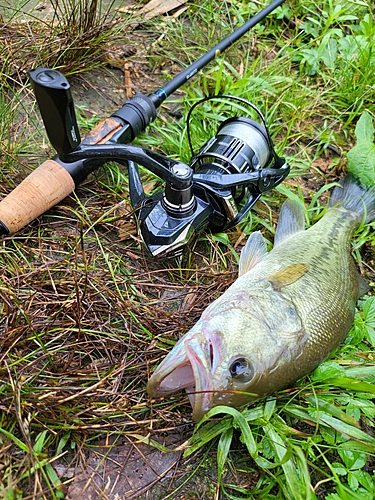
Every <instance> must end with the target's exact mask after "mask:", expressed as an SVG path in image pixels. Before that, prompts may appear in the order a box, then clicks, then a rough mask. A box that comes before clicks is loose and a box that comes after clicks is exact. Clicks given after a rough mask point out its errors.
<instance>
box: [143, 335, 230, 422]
mask: <svg viewBox="0 0 375 500" xmlns="http://www.w3.org/2000/svg"><path fill="white" fill-rule="evenodd" d="M223 347H224V345H223V340H222V335H221V334H220V333H217V332H212V333H201V332H195V333H194V334H192V335H188V336H187V338H182V339H181V340H180V341H179V342H178V343H177V344H176V345H175V347H174V348H173V350H172V351H171V352H170V353H169V354H168V356H167V357H166V358H165V359H164V361H162V363H161V364H160V365H159V366H158V368H157V369H156V371H155V372H154V373H153V375H152V376H151V378H150V380H149V381H148V384H147V392H148V394H149V395H150V396H152V397H160V396H167V395H169V394H172V393H174V392H177V391H179V390H182V389H185V391H186V392H187V394H188V397H189V401H190V404H191V406H192V408H193V418H194V420H196V421H199V420H201V418H202V417H203V415H204V414H205V413H206V412H207V411H208V410H209V409H210V408H211V406H212V405H211V400H212V397H213V394H214V389H213V375H214V373H215V370H216V368H217V367H218V366H219V364H220V363H221V361H222V359H223V356H224V352H223V350H224V349H223Z"/></svg>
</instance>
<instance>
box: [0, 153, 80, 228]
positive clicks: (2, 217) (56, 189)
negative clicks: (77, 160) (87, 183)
mask: <svg viewBox="0 0 375 500" xmlns="http://www.w3.org/2000/svg"><path fill="white" fill-rule="evenodd" d="M74 188H75V185H74V181H73V178H72V176H71V175H70V174H69V172H68V171H67V170H66V169H65V168H64V167H63V166H62V165H60V164H59V163H58V162H56V161H55V160H47V161H45V162H44V163H42V164H41V165H40V166H39V167H38V168H36V169H35V170H34V171H33V172H31V174H29V175H28V176H27V177H26V178H25V179H24V180H23V181H22V182H21V184H19V185H18V186H17V187H16V188H15V189H14V190H13V191H12V192H11V193H9V194H8V195H7V196H6V197H5V198H4V199H3V200H2V201H0V223H1V226H3V227H2V230H3V231H2V232H3V233H4V234H12V233H15V232H16V231H18V230H20V229H22V228H23V227H24V226H26V225H27V224H28V223H29V222H31V221H33V220H34V219H35V218H36V217H39V216H40V215H42V214H43V213H44V212H46V211H47V210H49V209H50V208H52V207H53V206H54V205H56V203H59V202H60V201H62V200H63V199H64V198H66V196H68V195H69V194H70V193H72V191H73V190H74Z"/></svg>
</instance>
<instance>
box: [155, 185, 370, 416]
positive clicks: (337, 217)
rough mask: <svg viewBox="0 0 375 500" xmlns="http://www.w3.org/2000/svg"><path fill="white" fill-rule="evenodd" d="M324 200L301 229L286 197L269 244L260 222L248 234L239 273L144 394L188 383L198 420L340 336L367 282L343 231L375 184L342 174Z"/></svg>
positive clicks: (277, 381) (287, 379)
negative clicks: (323, 205) (320, 214)
mask: <svg viewBox="0 0 375 500" xmlns="http://www.w3.org/2000/svg"><path fill="white" fill-rule="evenodd" d="M331 200H332V201H331V202H330V205H329V206H328V208H327V211H326V213H325V215H324V216H323V217H322V218H321V219H320V220H319V221H318V222H317V223H316V224H314V225H313V226H311V227H310V228H309V229H307V230H305V229H304V212H303V208H302V206H301V205H298V204H296V203H293V202H290V201H287V202H285V203H284V205H283V207H282V210H281V213H280V218H279V225H278V227H277V229H276V235H275V245H274V248H273V249H272V250H271V251H270V252H267V249H266V242H265V240H264V238H263V237H262V235H261V234H260V233H259V232H255V233H252V234H251V235H250V237H249V239H248V242H247V243H246V245H245V247H244V249H243V251H242V253H241V258H240V276H239V278H238V279H237V280H236V281H235V282H234V283H233V284H232V285H231V286H230V287H229V288H228V289H227V290H226V292H224V294H223V295H222V296H221V297H219V298H218V299H216V300H215V301H214V302H213V303H212V304H210V305H209V306H208V307H207V309H206V310H205V311H204V312H203V314H202V316H201V318H200V320H199V321H198V322H197V323H196V325H194V326H193V328H192V329H191V330H190V331H189V332H188V333H187V334H186V335H185V336H184V337H183V338H182V339H180V340H179V341H178V342H177V344H176V345H175V347H174V348H173V349H172V351H171V352H170V353H169V354H168V355H167V357H166V358H165V359H164V361H163V362H162V363H161V365H160V366H159V367H158V368H157V370H156V371H155V372H154V374H153V375H152V377H151V378H150V380H149V382H148V386H147V390H148V392H149V394H150V395H152V396H165V395H168V394H170V393H172V392H175V391H176V390H179V389H186V391H187V393H188V395H189V399H190V402H191V404H192V407H193V417H194V418H195V420H199V419H200V418H201V417H202V416H203V415H204V414H205V413H206V412H207V411H208V410H209V409H210V408H212V407H213V406H217V405H219V404H224V405H228V406H234V407H238V406H241V405H243V404H244V403H247V402H249V401H252V400H254V399H257V398H260V397H263V396H265V395H268V394H270V393H272V392H274V391H275V390H277V389H280V388H282V387H285V386H288V385H290V384H292V383H294V382H295V381H296V380H298V379H299V378H301V377H302V376H304V375H306V374H307V373H309V372H310V371H311V370H313V369H314V368H315V367H316V366H318V364H319V363H321V362H322V361H323V360H324V359H325V358H326V357H327V356H328V355H329V354H330V352H331V351H332V350H333V349H334V348H335V347H336V346H337V345H338V344H339V343H340V342H341V341H342V340H343V339H344V338H345V337H346V335H347V333H348V331H349V330H350V327H351V325H352V323H353V317H354V312H355V303H356V301H357V299H358V298H359V296H360V295H361V294H363V293H364V291H365V288H364V284H363V279H362V278H361V276H360V275H359V272H358V271H357V268H356V266H355V263H354V261H353V259H352V256H351V254H350V241H351V237H352V234H353V231H354V230H355V229H356V227H357V226H359V224H360V222H361V221H362V219H363V218H364V213H365V211H366V214H367V219H366V220H367V221H369V220H372V219H373V218H374V217H375V187H373V188H367V189H365V188H362V187H361V186H359V185H357V183H355V182H353V181H352V180H351V179H349V178H345V179H344V180H342V182H341V187H337V188H336V189H335V190H334V192H333V194H332V197H331ZM337 204H340V206H337Z"/></svg>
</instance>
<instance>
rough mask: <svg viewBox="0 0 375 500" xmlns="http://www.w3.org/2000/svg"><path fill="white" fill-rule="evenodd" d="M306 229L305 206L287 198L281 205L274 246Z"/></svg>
mask: <svg viewBox="0 0 375 500" xmlns="http://www.w3.org/2000/svg"><path fill="white" fill-rule="evenodd" d="M304 229H305V213H304V211H303V206H302V205H301V204H300V203H298V202H296V201H292V200H286V201H284V203H283V206H282V207H281V211H280V216H279V223H278V224H277V228H276V233H275V240H274V246H275V247H276V246H277V245H279V244H280V243H281V242H282V241H284V240H286V239H287V238H289V237H290V236H293V235H294V234H296V233H299V232H300V231H304Z"/></svg>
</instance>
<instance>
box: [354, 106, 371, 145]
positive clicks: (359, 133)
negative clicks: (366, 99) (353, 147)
mask: <svg viewBox="0 0 375 500" xmlns="http://www.w3.org/2000/svg"><path fill="white" fill-rule="evenodd" d="M355 136H356V138H357V142H358V143H359V142H373V141H374V125H373V122H372V117H371V115H370V113H369V112H368V111H365V112H364V113H362V115H361V117H360V119H359V120H358V122H357V125H356V127H355Z"/></svg>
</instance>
